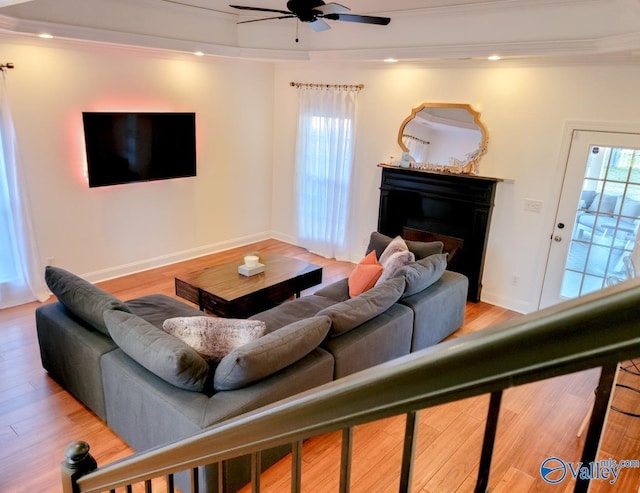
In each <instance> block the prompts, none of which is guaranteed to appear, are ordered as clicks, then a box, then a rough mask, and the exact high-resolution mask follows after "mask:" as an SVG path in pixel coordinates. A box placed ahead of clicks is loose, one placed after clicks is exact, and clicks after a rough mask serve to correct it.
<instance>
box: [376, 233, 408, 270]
mask: <svg viewBox="0 0 640 493" xmlns="http://www.w3.org/2000/svg"><path fill="white" fill-rule="evenodd" d="M408 251H409V247H408V246H407V243H406V242H405V241H404V240H403V239H402V236H396V237H395V238H394V239H393V240H391V242H390V243H389V244H388V245H387V247H386V248H385V249H384V251H383V252H382V254H381V255H380V260H379V262H380V265H382V267H383V268H386V267H385V264H386V263H387V260H389V257H391V256H392V255H394V254H396V253H398V252H408Z"/></svg>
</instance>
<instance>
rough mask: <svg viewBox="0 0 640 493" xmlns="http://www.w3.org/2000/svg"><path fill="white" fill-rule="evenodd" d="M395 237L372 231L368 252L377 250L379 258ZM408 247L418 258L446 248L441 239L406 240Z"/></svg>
mask: <svg viewBox="0 0 640 493" xmlns="http://www.w3.org/2000/svg"><path fill="white" fill-rule="evenodd" d="M392 240H393V238H390V237H389V236H387V235H383V234H382V233H378V232H377V231H374V232H373V233H371V236H370V237H369V246H368V247H367V253H369V252H371V251H372V250H375V251H376V255H377V256H378V258H380V256H381V255H382V252H384V250H385V248H387V245H389V243H391V241H392ZM405 243H406V244H407V247H408V248H409V251H410V252H413V254H414V255H415V256H416V259H417V260H420V259H422V258H425V257H428V256H429V255H434V254H436V253H442V249H443V248H444V243H442V242H441V241H412V240H405Z"/></svg>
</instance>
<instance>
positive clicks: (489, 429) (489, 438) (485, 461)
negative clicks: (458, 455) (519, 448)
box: [474, 390, 502, 493]
mask: <svg viewBox="0 0 640 493" xmlns="http://www.w3.org/2000/svg"><path fill="white" fill-rule="evenodd" d="M501 401H502V390H499V391H498V392H493V393H492V394H491V398H490V399H489V410H488V411H487V423H486V425H485V428H484V440H483V442H482V451H481V452H480V466H479V467H478V480H477V481H476V489H475V490H474V491H475V493H485V492H486V491H487V490H488V488H489V473H490V472H491V457H492V456H493V446H494V445H495V441H496V431H497V430H498V417H499V415H500V402H501Z"/></svg>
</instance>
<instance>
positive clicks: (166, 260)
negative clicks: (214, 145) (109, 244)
mask: <svg viewBox="0 0 640 493" xmlns="http://www.w3.org/2000/svg"><path fill="white" fill-rule="evenodd" d="M270 238H275V239H278V238H276V237H275V236H274V235H273V234H271V232H270V231H265V232H262V233H257V234H253V235H249V236H243V237H240V238H234V239H231V240H225V241H220V242H217V243H212V244H209V245H203V246H200V247H197V248H192V249H189V250H184V251H181V252H175V253H170V254H167V255H162V256H159V257H155V258H151V259H145V260H141V261H139V262H131V263H129V264H123V265H118V266H115V267H110V268H108V269H102V270H97V271H94V272H89V273H87V274H82V275H81V277H82V278H84V279H86V280H87V281H89V282H91V283H96V282H102V281H108V280H109V279H114V278H117V277H122V276H128V275H130V274H136V273H138V272H143V271H146V270H149V269H155V268H157V267H164V266H165V265H170V264H175V263H177V262H183V261H185V260H191V259H194V258H198V257H203V256H205V255H211V254H212V253H219V252H222V251H225V250H229V249H231V248H237V247H241V246H244V245H249V244H251V243H255V242H258V241H263V240H268V239H270ZM281 241H286V240H284V239H283V240H281Z"/></svg>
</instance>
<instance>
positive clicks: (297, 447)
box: [291, 440, 302, 493]
mask: <svg viewBox="0 0 640 493" xmlns="http://www.w3.org/2000/svg"><path fill="white" fill-rule="evenodd" d="M291 452H292V454H291V493H300V491H301V490H302V440H298V441H296V442H293V443H292V444H291Z"/></svg>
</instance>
